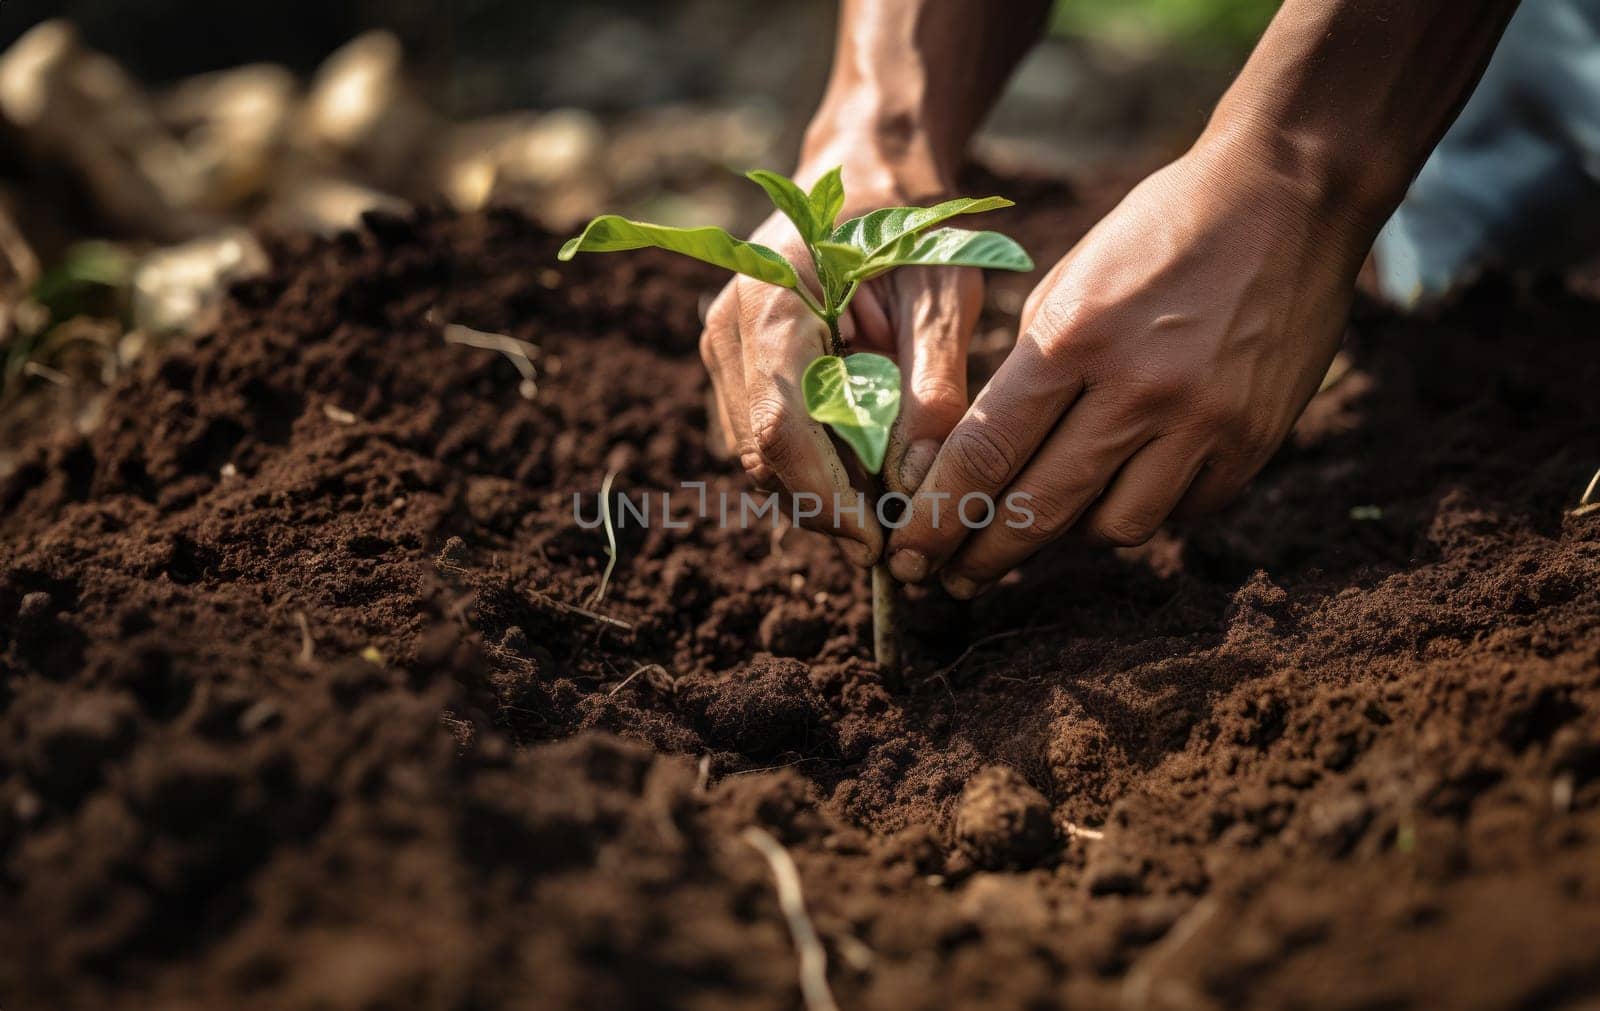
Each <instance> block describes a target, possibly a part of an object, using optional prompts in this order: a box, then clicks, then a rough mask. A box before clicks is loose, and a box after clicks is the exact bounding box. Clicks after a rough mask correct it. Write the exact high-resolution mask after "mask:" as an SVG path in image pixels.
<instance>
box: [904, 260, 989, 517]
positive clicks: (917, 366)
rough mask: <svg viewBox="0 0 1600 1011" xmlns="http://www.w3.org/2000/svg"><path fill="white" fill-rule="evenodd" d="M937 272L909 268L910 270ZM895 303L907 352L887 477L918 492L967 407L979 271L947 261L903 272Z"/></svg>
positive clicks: (980, 285) (980, 284) (980, 288)
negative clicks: (945, 265)
mask: <svg viewBox="0 0 1600 1011" xmlns="http://www.w3.org/2000/svg"><path fill="white" fill-rule="evenodd" d="M914 273H923V274H928V273H932V271H930V269H929V268H922V270H921V271H910V270H907V271H902V272H901V274H903V275H912V274H914ZM896 280H897V281H900V282H901V284H900V285H898V286H897V287H898V290H897V291H896V292H895V297H894V298H893V299H892V300H891V302H890V307H891V320H892V323H893V326H894V330H895V340H896V344H897V349H898V355H899V358H900V371H901V377H902V378H901V384H902V385H901V398H900V417H899V419H898V420H897V421H896V422H895V426H894V430H893V431H892V432H891V433H890V435H889V449H888V453H887V454H886V456H885V460H884V471H883V478H884V484H885V485H886V486H887V487H888V489H889V490H890V491H895V492H899V493H901V494H903V495H911V494H914V493H915V492H916V490H917V489H918V488H919V487H921V485H922V480H923V478H925V477H927V476H928V470H929V469H930V468H931V467H932V466H933V460H934V457H936V456H938V455H939V447H940V446H942V445H943V444H944V440H945V437H946V436H947V435H949V434H950V432H951V430H953V429H954V428H955V427H956V424H957V423H958V422H960V421H961V418H962V416H963V415H965V414H966V412H967V349H968V348H969V347H970V346H971V344H972V330H973V328H974V327H975V326H976V325H977V322H978V312H979V310H980V309H981V308H982V306H983V280H982V276H981V275H980V274H979V273H978V272H977V271H976V270H960V271H953V270H950V269H949V268H942V269H941V270H939V271H938V273H937V274H935V275H934V276H932V277H927V276H924V277H915V276H907V277H904V278H903V279H902V278H900V277H897V278H896Z"/></svg>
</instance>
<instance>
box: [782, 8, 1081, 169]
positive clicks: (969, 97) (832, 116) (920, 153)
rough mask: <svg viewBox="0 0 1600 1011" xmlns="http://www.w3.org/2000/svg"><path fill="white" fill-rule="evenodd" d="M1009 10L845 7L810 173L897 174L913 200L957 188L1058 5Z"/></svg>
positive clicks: (808, 151) (805, 158)
mask: <svg viewBox="0 0 1600 1011" xmlns="http://www.w3.org/2000/svg"><path fill="white" fill-rule="evenodd" d="M1003 7H1004V10H1003V13H1002V14H1001V15H1000V16H997V14H996V8H997V5H996V4H994V3H993V2H986V0H843V3H841V5H840V12H839V31H838V38H837V43H836V47H835V50H834V61H833V71H832V74H831V76H830V78H829V81H828V89H827V92H826V94H825V95H824V97H823V100H822V104H821V105H820V106H819V107H818V110H817V114H816V116H815V118H814V119H813V120H812V122H811V126H810V128H809V129H808V130H807V132H806V140H805V145H804V148H803V150H802V154H801V162H802V165H803V166H804V167H805V168H806V170H808V171H810V172H813V173H816V172H820V171H821V170H823V169H826V168H827V167H830V165H832V164H839V163H845V164H846V172H847V174H848V173H849V172H850V163H852V162H854V163H855V164H857V165H859V166H863V167H862V168H861V169H860V171H874V172H880V173H883V174H886V175H891V176H893V179H892V184H891V185H892V187H893V188H895V189H898V190H901V191H903V192H904V193H905V194H906V196H907V197H908V198H916V197H924V196H928V195H931V194H935V193H939V192H943V191H946V190H948V189H949V188H950V187H951V185H952V183H953V181H954V176H955V173H956V170H957V169H958V168H959V166H960V162H961V158H962V154H963V152H964V151H965V149H966V146H967V142H968V141H969V140H970V139H971V137H972V134H973V132H974V131H975V130H976V129H977V127H978V124H979V123H980V122H981V121H982V119H983V117H984V115H985V114H987V112H988V111H989V107H990V106H991V105H992V104H993V102H994V100H995V98H996V97H997V96H998V95H999V93H1000V90H1001V88H1002V87H1003V86H1004V84H1005V81H1006V78H1007V77H1009V76H1010V74H1011V71H1012V70H1013V69H1014V68H1015V66H1016V64H1017V62H1018V61H1019V60H1020V59H1021V58H1022V55H1023V53H1025V52H1026V51H1027V49H1028V47H1029V46H1030V45H1032V44H1033V42H1034V41H1036V40H1037V39H1038V37H1039V34H1040V32H1041V31H1042V30H1043V27H1044V23H1045V17H1046V15H1047V14H1048V12H1049V8H1050V3H1049V0H1014V2H1012V3H1008V4H1005V5H1003ZM878 182H883V180H880V181H878ZM846 185H847V186H848V185H849V180H848V179H847V181H846ZM874 185H876V183H874Z"/></svg>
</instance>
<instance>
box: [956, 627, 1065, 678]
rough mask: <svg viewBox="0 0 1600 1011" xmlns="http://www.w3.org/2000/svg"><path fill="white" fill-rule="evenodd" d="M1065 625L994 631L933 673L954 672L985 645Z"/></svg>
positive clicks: (1056, 628) (1057, 629)
mask: <svg viewBox="0 0 1600 1011" xmlns="http://www.w3.org/2000/svg"><path fill="white" fill-rule="evenodd" d="M1066 627H1067V626H1066V622H1056V623H1054V624H1051V625H1034V626H1031V627H1029V628H1013V629H1008V630H1006V631H1004V632H996V633H994V634H993V635H986V636H984V637H983V638H982V639H979V640H978V641H977V642H975V643H973V644H972V645H970V646H968V647H967V648H966V649H964V650H962V651H961V655H960V656H958V657H956V658H955V659H954V660H952V661H951V662H950V664H949V665H948V666H946V667H944V668H943V669H941V670H940V671H939V673H938V674H936V675H935V677H945V676H946V675H950V674H954V673H955V672H956V671H957V670H958V669H959V668H960V667H961V665H962V664H964V663H966V662H967V658H968V657H970V656H971V655H972V654H974V653H976V652H977V651H978V650H980V649H982V648H983V647H985V646H988V645H991V644H993V643H997V642H1002V641H1004V640H1006V639H1015V638H1016V637H1017V636H1019V635H1033V634H1036V633H1039V632H1058V631H1060V630H1061V629H1063V628H1066Z"/></svg>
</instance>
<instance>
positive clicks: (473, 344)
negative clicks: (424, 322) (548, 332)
mask: <svg viewBox="0 0 1600 1011" xmlns="http://www.w3.org/2000/svg"><path fill="white" fill-rule="evenodd" d="M444 339H445V343H447V344H461V345H464V346H466V347H469V348H478V349H480V350H483V351H498V352H500V353H501V354H503V355H505V356H506V358H507V359H509V360H510V361H511V364H512V365H515V366H516V367H517V371H518V372H519V373H521V375H522V382H521V383H520V384H518V386H517V392H518V393H519V394H521V396H522V399H524V400H532V399H534V398H535V397H537V396H538V395H539V370H538V369H537V368H535V367H534V364H533V356H534V355H536V354H538V353H539V348H538V346H537V345H534V344H529V343H528V342H527V341H523V340H517V338H515V337H509V336H507V335H505V334H503V333H490V332H489V331H487V330H474V329H473V328H472V327H470V326H466V325H465V324H462V323H446V324H445V326H444Z"/></svg>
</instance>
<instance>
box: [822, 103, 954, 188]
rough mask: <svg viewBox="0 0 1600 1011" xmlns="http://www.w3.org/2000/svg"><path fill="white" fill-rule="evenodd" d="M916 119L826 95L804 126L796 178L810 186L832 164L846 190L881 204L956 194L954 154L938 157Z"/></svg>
mask: <svg viewBox="0 0 1600 1011" xmlns="http://www.w3.org/2000/svg"><path fill="white" fill-rule="evenodd" d="M933 136H934V135H933V133H932V131H930V130H929V129H927V124H925V123H924V122H923V121H922V120H921V118H920V117H919V116H917V115H915V114H912V113H909V112H904V111H898V110H894V109H890V108H884V107H883V106H881V105H880V104H878V103H877V102H876V101H875V100H873V99H872V98H871V97H870V96H867V95H861V94H856V95H851V96H846V97H844V98H835V97H833V96H830V97H829V98H828V99H827V100H825V101H824V103H823V107H822V108H821V109H819V110H818V111H817V115H816V116H815V117H814V118H813V119H812V120H811V124H810V125H809V126H808V127H807V128H806V133H805V140H804V142H803V143H802V144H801V148H800V160H799V168H797V169H796V172H795V178H796V179H797V180H798V181H800V182H801V184H802V185H805V186H809V185H810V184H811V182H813V181H814V180H815V179H816V178H817V177H819V176H821V175H822V174H823V173H824V172H826V171H828V170H829V169H831V168H833V167H834V166H836V165H842V166H843V167H844V184H845V192H846V193H847V194H849V195H850V198H851V202H852V204H854V203H855V201H856V199H857V198H858V197H859V198H860V199H863V200H870V201H873V202H877V203H883V204H891V203H898V204H918V203H925V202H928V201H932V200H938V199H942V198H944V197H946V196H948V195H950V194H951V193H952V192H954V190H955V176H956V171H957V169H958V167H959V165H958V161H959V155H951V154H947V153H942V152H940V151H939V150H938V145H937V144H936V143H935V142H934V140H933Z"/></svg>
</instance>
